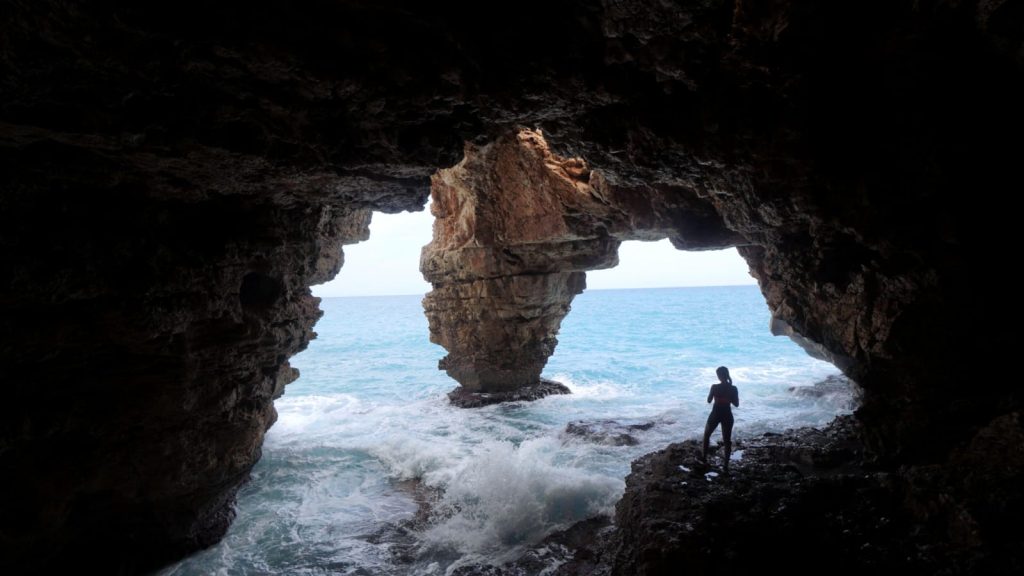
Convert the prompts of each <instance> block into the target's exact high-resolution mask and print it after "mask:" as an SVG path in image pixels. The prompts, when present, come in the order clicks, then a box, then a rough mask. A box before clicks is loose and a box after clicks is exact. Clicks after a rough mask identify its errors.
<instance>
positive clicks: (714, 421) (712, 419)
mask: <svg viewBox="0 0 1024 576" xmlns="http://www.w3.org/2000/svg"><path fill="white" fill-rule="evenodd" d="M715 428H718V418H717V416H716V414H715V411H714V410H712V411H711V414H708V422H707V424H705V425H704V450H703V451H701V458H703V459H704V460H705V461H707V459H708V443H709V442H711V434H712V433H713V432H714V431H715Z"/></svg>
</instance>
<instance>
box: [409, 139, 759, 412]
mask: <svg viewBox="0 0 1024 576" xmlns="http://www.w3.org/2000/svg"><path fill="white" fill-rule="evenodd" d="M673 192H674V194H672V195H671V197H669V195H667V194H660V193H659V192H658V191H657V190H651V189H616V188H615V187H613V186H611V185H610V184H609V183H608V182H607V181H606V180H605V179H604V178H603V177H602V175H601V174H600V173H599V172H596V171H592V170H591V169H590V168H589V166H588V165H587V164H586V162H584V161H583V160H582V159H579V158H564V157H561V156H559V155H557V154H555V153H553V152H552V151H551V150H550V149H549V148H548V145H547V143H546V142H545V141H544V138H543V136H542V135H541V133H540V132H539V131H535V130H528V129H521V130H517V131H513V132H509V133H507V134H505V135H504V136H502V137H500V138H498V139H497V140H496V141H495V142H493V143H490V144H486V145H483V146H475V145H467V146H466V152H465V158H464V159H463V160H462V162H460V163H459V164H458V165H457V166H455V167H454V168H449V169H444V170H439V171H438V172H437V173H436V174H435V175H434V176H433V179H432V181H431V197H432V198H433V205H432V207H431V211H432V213H433V215H434V217H435V219H436V220H435V224H434V237H433V240H432V241H431V243H430V244H428V245H427V246H425V247H424V249H423V254H422V258H421V261H420V269H421V270H422V272H423V275H424V277H425V278H426V279H427V280H429V281H430V282H431V284H432V285H433V290H432V291H431V292H430V293H429V294H427V296H426V298H424V300H423V306H424V310H425V311H426V314H427V318H428V320H429V322H430V338H431V341H433V342H435V343H437V344H440V345H442V346H444V347H445V349H447V350H448V356H446V357H445V358H444V359H442V360H441V362H440V368H442V369H444V370H445V371H447V372H448V374H449V375H450V376H451V377H452V378H454V379H455V380H457V381H458V382H459V384H460V385H461V386H462V387H463V388H464V392H471V393H476V392H479V393H485V394H494V393H508V392H512V391H516V390H521V389H525V388H528V387H532V386H535V385H537V384H538V382H539V379H540V374H541V371H542V370H543V369H544V365H545V363H546V362H547V359H548V357H550V356H551V354H552V353H553V352H554V350H555V346H556V345H557V343H558V339H557V338H556V335H557V334H558V328H559V326H560V324H561V322H562V319H563V318H564V317H565V315H566V314H567V313H568V312H569V308H570V304H571V302H572V299H573V297H574V296H576V295H577V294H579V293H580V292H582V291H583V289H584V288H585V287H586V275H585V271H586V270H597V269H601V268H608V267H611V266H615V265H616V264H618V253H617V251H618V247H619V244H620V243H621V241H622V240H626V239H642V240H656V239H660V238H666V237H669V236H671V237H673V238H674V239H675V241H676V242H677V243H684V244H686V245H688V246H690V247H694V248H708V247H722V246H726V245H729V244H730V243H736V242H739V241H741V239H740V237H739V236H738V235H736V234H733V233H731V232H729V231H728V230H726V229H725V228H723V227H722V226H721V225H720V224H719V225H717V226H708V225H707V224H706V222H705V221H707V220H711V214H709V213H711V211H710V210H709V209H708V207H707V206H706V204H704V203H703V202H701V201H697V200H696V197H695V196H694V195H688V194H686V193H685V191H684V193H680V192H679V191H678V190H674V191H673ZM680 214H683V215H684V217H686V218H688V219H689V220H690V221H692V222H693V225H692V226H690V225H689V224H690V223H689V222H683V223H682V224H680V222H679V215H680ZM712 214H713V213H712ZM689 228H692V229H693V230H694V232H693V233H692V234H687V231H688V229H689ZM458 397H459V398H461V397H462V396H458ZM519 397H521V396H519ZM453 400H455V397H453Z"/></svg>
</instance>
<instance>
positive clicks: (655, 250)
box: [313, 209, 756, 296]
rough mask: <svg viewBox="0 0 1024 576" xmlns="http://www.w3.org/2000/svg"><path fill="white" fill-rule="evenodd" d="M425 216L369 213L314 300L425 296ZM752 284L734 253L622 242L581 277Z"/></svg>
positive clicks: (622, 284) (593, 283) (641, 284)
mask: <svg viewBox="0 0 1024 576" xmlns="http://www.w3.org/2000/svg"><path fill="white" fill-rule="evenodd" d="M432 224H433V217H431V216H430V211H429V210H427V209H424V210H423V211H422V212H403V213H401V214H381V213H379V212H378V213H374V215H373V220H372V222H371V223H370V239H369V240H367V241H365V242H360V243H359V244H353V245H350V246H345V266H344V267H343V268H342V269H341V273H339V274H338V276H336V277H335V278H334V280H332V281H330V282H328V283H326V284H321V285H319V286H314V287H313V294H315V295H317V296H378V295H389V294H425V293H427V291H429V290H430V284H428V283H427V282H425V281H424V280H423V276H421V275H420V271H419V264H420V248H422V247H423V246H424V245H425V244H427V243H428V242H430V234H431V225H432ZM735 284H756V281H755V280H754V279H753V278H751V276H750V273H749V272H748V270H747V264H746V262H744V261H743V259H742V258H740V255H739V254H737V253H736V250H735V249H730V250H721V251H716V252H683V251H680V250H676V249H675V248H673V247H672V244H670V243H669V241H668V240H662V241H660V242H624V243H623V244H622V247H620V248H619V265H618V266H616V267H615V268H612V269H611V270H597V271H593V272H587V290H601V289H608V288H662V287H670V286H729V285H735Z"/></svg>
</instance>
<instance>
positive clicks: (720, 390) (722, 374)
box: [701, 366, 740, 472]
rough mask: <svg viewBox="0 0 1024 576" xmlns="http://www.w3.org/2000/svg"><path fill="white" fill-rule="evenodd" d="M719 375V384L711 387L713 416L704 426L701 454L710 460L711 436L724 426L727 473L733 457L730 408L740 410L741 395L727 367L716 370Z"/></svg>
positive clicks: (710, 400)
mask: <svg viewBox="0 0 1024 576" xmlns="http://www.w3.org/2000/svg"><path fill="white" fill-rule="evenodd" d="M715 373H716V374H717V375H718V384H714V385H712V386H711V391H710V392H708V404H711V402H714V404H713V405H712V406H711V414H709V415H708V423H707V424H706V425H705V426H704V451H703V452H702V453H701V454H702V457H703V459H704V461H705V462H706V461H707V459H708V442H710V441H711V434H712V433H714V431H715V428H718V425H719V424H721V425H722V440H723V442H724V443H725V461H724V464H723V468H724V469H725V471H726V472H728V471H729V457H730V456H731V455H732V424H733V418H732V408H731V407H730V406H729V405H730V404H732V405H733V406H736V407H737V408H739V406H740V393H739V390H737V389H736V387H735V386H733V385H732V378H731V377H730V376H729V369H728V368H726V367H725V366H719V367H718V370H715Z"/></svg>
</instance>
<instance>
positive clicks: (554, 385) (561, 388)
mask: <svg viewBox="0 0 1024 576" xmlns="http://www.w3.org/2000/svg"><path fill="white" fill-rule="evenodd" d="M552 394H572V391H571V390H569V387H568V386H566V385H565V384H562V383H561V382H555V381H554V380H548V379H547V378H541V379H540V381H539V382H537V383H536V384H533V385H531V386H523V387H521V388H516V389H515V390H509V391H508V392H470V391H469V390H468V389H466V388H465V387H463V386H459V387H458V388H456V389H455V390H452V391H451V392H449V393H448V400H450V401H451V403H452V404H453V405H454V406H458V407H459V408H480V407H481V406H489V405H491V404H501V403H502V402H531V401H533V400H540V399H541V398H544V397H545V396H551V395H552Z"/></svg>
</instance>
